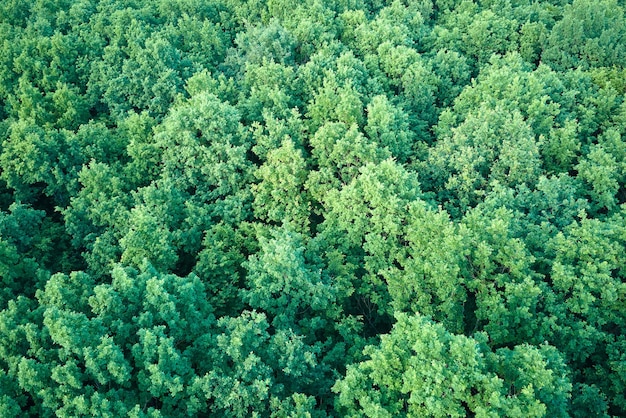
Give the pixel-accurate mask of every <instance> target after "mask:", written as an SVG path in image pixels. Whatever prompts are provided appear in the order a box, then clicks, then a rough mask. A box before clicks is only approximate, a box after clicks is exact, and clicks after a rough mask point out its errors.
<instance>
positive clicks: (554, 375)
mask: <svg viewBox="0 0 626 418" xmlns="http://www.w3.org/2000/svg"><path fill="white" fill-rule="evenodd" d="M396 319H397V323H396V324H395V325H394V327H393V329H392V330H391V332H390V333H389V334H387V335H383V336H382V337H381V342H380V345H379V346H368V347H367V348H366V349H365V354H366V355H367V356H368V359H367V360H365V361H363V362H361V363H357V364H352V365H349V366H348V370H347V373H346V376H345V378H343V379H341V380H339V381H338V382H337V384H336V385H335V386H334V388H333V390H335V391H336V392H338V394H339V396H338V399H337V402H336V405H337V408H338V410H339V411H341V413H342V414H345V415H346V416H369V417H392V416H435V417H443V416H459V417H461V416H467V415H477V416H511V417H517V416H537V417H541V416H545V415H550V416H567V415H568V414H567V410H566V407H567V401H568V398H569V396H570V390H571V383H570V381H569V379H568V377H567V368H566V366H565V363H564V361H563V359H562V358H561V357H560V356H559V354H558V352H557V351H556V350H555V349H554V347H551V346H548V345H544V346H541V347H540V348H536V347H532V346H529V345H519V346H516V347H514V348H513V349H508V348H504V349H500V350H496V351H495V352H494V351H492V350H490V349H489V347H488V346H486V344H485V343H486V338H485V336H484V335H480V334H479V335H477V337H476V338H469V337H465V336H463V335H455V334H452V333H449V332H448V331H446V329H445V328H444V327H443V326H441V325H440V324H437V323H434V322H431V321H429V320H428V319H427V318H425V317H423V316H420V315H404V314H401V315H398V316H397V318H396Z"/></svg>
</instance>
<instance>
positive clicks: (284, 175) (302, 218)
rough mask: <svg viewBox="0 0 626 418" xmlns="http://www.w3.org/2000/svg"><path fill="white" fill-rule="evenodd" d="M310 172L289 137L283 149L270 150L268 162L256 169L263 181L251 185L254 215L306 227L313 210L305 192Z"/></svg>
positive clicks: (269, 220) (276, 221) (263, 218)
mask: <svg viewBox="0 0 626 418" xmlns="http://www.w3.org/2000/svg"><path fill="white" fill-rule="evenodd" d="M307 174H308V171H307V169H306V161H305V159H304V158H303V156H302V152H301V151H300V150H297V149H295V148H294V144H293V142H292V141H290V140H288V139H287V140H285V141H284V142H283V144H282V146H281V147H280V148H277V149H275V150H273V151H270V152H269V154H268V155H267V162H266V163H265V164H263V165H262V166H261V167H260V168H259V169H258V170H257V172H256V177H257V178H258V179H259V180H260V182H259V183H258V184H255V185H253V186H252V193H253V195H254V203H253V208H254V213H255V216H256V217H257V218H259V219H262V220H264V221H267V222H272V223H274V222H275V223H281V222H282V223H290V224H293V225H294V226H296V225H297V226H298V227H299V228H306V227H307V226H308V223H309V222H308V217H309V213H310V211H311V208H310V203H309V198H308V196H307V194H306V192H305V191H304V183H305V181H306V179H307Z"/></svg>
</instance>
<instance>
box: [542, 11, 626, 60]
mask: <svg viewBox="0 0 626 418" xmlns="http://www.w3.org/2000/svg"><path fill="white" fill-rule="evenodd" d="M624 36H625V32H624V10H623V8H622V6H621V5H619V4H618V2H617V1H615V0H604V1H597V2H596V1H593V2H592V1H589V0H576V1H574V2H573V3H572V4H571V5H566V6H565V8H564V13H563V19H562V20H560V21H559V22H558V23H557V24H556V25H555V26H554V28H553V29H552V31H551V32H550V36H549V38H548V40H547V45H546V48H545V50H544V51H543V53H542V54H541V59H542V61H544V62H546V63H548V64H549V65H550V66H552V67H553V68H554V69H557V70H564V69H568V68H582V69H588V68H590V67H604V66H606V67H610V66H613V65H624V59H625V54H626V49H625V48H624V47H625V45H624Z"/></svg>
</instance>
